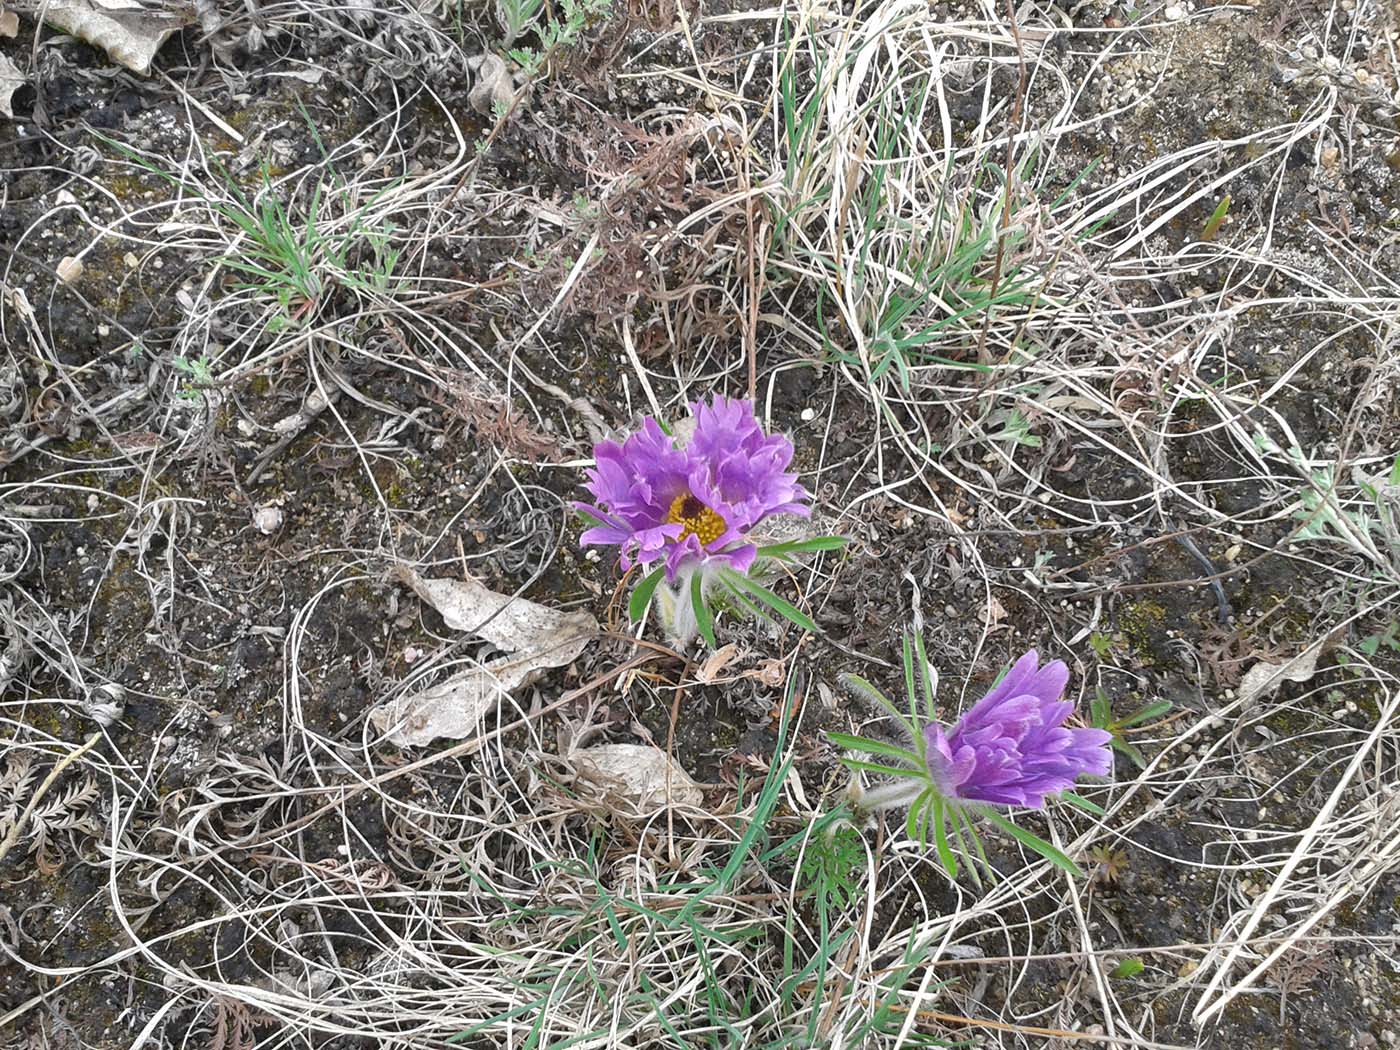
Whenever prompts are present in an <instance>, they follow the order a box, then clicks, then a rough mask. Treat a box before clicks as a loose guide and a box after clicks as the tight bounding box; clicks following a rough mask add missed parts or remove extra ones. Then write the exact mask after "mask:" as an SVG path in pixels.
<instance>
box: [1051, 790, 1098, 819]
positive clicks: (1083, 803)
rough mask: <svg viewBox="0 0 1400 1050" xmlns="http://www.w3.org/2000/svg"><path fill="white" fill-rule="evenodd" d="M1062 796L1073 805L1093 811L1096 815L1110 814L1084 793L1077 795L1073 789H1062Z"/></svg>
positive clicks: (1085, 810) (1089, 811)
mask: <svg viewBox="0 0 1400 1050" xmlns="http://www.w3.org/2000/svg"><path fill="white" fill-rule="evenodd" d="M1060 798H1062V799H1064V800H1065V801H1066V802H1068V803H1069V804H1070V805H1071V806H1078V807H1079V808H1080V809H1082V810H1084V812H1086V813H1092V814H1094V816H1096V817H1106V816H1108V811H1107V810H1105V809H1104V808H1103V807H1102V806H1100V805H1099V804H1098V803H1097V802H1090V801H1089V800H1088V799H1087V798H1085V797H1084V796H1083V795H1076V794H1075V793H1074V792H1073V791H1061V792H1060Z"/></svg>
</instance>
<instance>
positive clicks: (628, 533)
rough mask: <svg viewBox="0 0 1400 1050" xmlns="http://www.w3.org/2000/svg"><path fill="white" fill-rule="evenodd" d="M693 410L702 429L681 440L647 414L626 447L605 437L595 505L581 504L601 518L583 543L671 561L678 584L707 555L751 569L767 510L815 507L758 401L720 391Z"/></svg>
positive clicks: (639, 558)
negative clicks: (761, 418) (754, 532)
mask: <svg viewBox="0 0 1400 1050" xmlns="http://www.w3.org/2000/svg"><path fill="white" fill-rule="evenodd" d="M690 408H691V412H692V413H693V414H694V416H695V430H694V432H693V434H692V435H691V437H690V440H689V441H687V442H685V443H684V445H681V446H677V444H676V442H675V440H674V439H673V438H672V437H670V436H669V435H668V434H666V432H665V431H663V430H662V429H661V427H660V425H659V424H658V423H657V422H656V420H654V419H652V418H651V417H650V416H648V417H647V418H646V419H644V420H643V421H642V427H641V429H640V430H638V431H637V432H636V433H634V434H632V435H630V436H629V437H628V438H627V439H626V440H625V441H623V443H622V444H621V445H619V444H618V443H617V442H615V441H600V442H598V443H597V444H596V445H595V446H594V447H593V456H594V459H595V460H596V462H597V467H596V468H595V469H592V470H590V471H589V472H588V482H587V484H586V486H585V487H586V488H587V489H588V491H589V492H591V493H592V494H593V498H594V500H595V501H596V502H594V503H575V504H574V506H575V507H576V508H577V509H579V510H581V511H584V512H585V513H587V514H588V515H589V516H591V517H593V518H595V519H596V520H597V521H598V523H599V524H598V525H597V526H596V527H594V528H591V529H589V530H588V531H587V532H585V533H584V534H583V538H582V542H583V545H584V546H589V545H593V544H603V545H613V544H615V545H617V546H618V547H619V548H620V552H621V559H622V567H623V568H624V569H629V568H631V567H632V565H633V564H634V563H637V564H641V565H650V564H651V563H652V562H654V561H657V560H658V559H664V562H665V567H666V579H667V581H668V582H671V583H674V582H675V579H676V575H677V573H678V572H679V571H680V570H681V569H682V568H683V567H691V566H694V565H698V564H702V563H708V562H724V563H726V564H728V565H729V566H731V567H732V568H734V569H736V570H738V571H739V572H745V571H747V570H748V568H749V566H750V565H752V564H753V560H754V557H755V555H756V554H757V553H758V548H757V546H756V545H755V544H753V543H751V542H749V540H748V538H747V537H748V533H749V530H750V529H752V528H753V527H754V526H755V525H757V524H758V523H759V522H760V521H762V520H763V519H764V518H766V517H768V516H769V515H770V514H802V515H807V514H810V513H811V511H810V509H809V508H808V507H807V506H806V505H805V504H804V503H803V501H804V500H806V498H807V492H806V490H805V489H803V487H802V486H801V485H799V484H798V483H797V475H796V474H792V473H789V472H788V471H787V467H788V464H790V463H791V462H792V442H790V441H789V440H788V439H787V438H785V437H783V436H782V435H779V434H773V435H768V434H764V432H763V428H762V427H760V426H759V424H758V420H756V419H755V418H754V414H753V405H752V404H750V403H749V402H748V401H739V400H734V399H731V398H727V397H723V396H716V397H715V398H714V399H713V400H712V401H711V402H710V403H709V404H708V405H706V404H702V403H701V402H699V401H696V402H694V403H693V404H692V405H691V406H690Z"/></svg>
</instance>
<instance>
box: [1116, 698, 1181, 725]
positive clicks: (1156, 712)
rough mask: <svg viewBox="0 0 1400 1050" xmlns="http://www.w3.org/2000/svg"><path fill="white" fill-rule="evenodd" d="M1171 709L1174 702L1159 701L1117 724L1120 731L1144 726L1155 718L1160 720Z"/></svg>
mask: <svg viewBox="0 0 1400 1050" xmlns="http://www.w3.org/2000/svg"><path fill="white" fill-rule="evenodd" d="M1171 709H1172V702H1171V701H1170V700H1159V701H1157V702H1156V703H1155V704H1148V705H1147V706H1146V707H1144V708H1142V709H1141V710H1139V711H1134V712H1133V713H1132V714H1130V715H1129V716H1128V717H1127V718H1124V719H1122V720H1121V721H1120V722H1118V723H1116V724H1117V726H1118V728H1119V729H1128V728H1130V727H1131V726H1136V725H1142V723H1144V722H1150V721H1152V720H1153V719H1154V718H1160V717H1162V715H1164V714H1166V713H1167V712H1168V711H1170V710H1171Z"/></svg>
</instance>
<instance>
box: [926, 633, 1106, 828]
mask: <svg viewBox="0 0 1400 1050" xmlns="http://www.w3.org/2000/svg"><path fill="white" fill-rule="evenodd" d="M1068 681H1069V669H1068V668H1067V667H1065V665H1064V663H1063V661H1060V660H1053V661H1051V662H1050V663H1048V664H1046V665H1045V666H1044V667H1041V666H1040V665H1039V657H1038V656H1037V654H1036V651H1035V650H1034V649H1032V650H1031V651H1030V652H1028V653H1026V655H1025V656H1023V657H1021V658H1020V659H1019V660H1017V661H1016V664H1015V666H1013V667H1012V668H1011V670H1010V671H1009V672H1008V673H1007V675H1006V677H1005V678H1003V679H1002V680H1001V681H1000V682H998V683H997V684H996V686H995V687H994V688H993V689H992V691H991V692H990V693H988V694H987V695H986V696H984V697H983V698H982V699H981V700H979V701H978V702H977V703H976V704H974V705H973V707H972V710H970V711H968V712H967V714H965V715H963V717H962V718H961V719H960V720H959V721H958V724H957V725H956V726H954V727H953V731H952V732H951V733H945V732H944V731H943V727H942V726H940V725H938V724H937V723H936V722H930V723H929V724H928V725H927V726H925V727H924V740H925V742H926V743H927V745H928V747H927V760H928V768H929V773H930V775H931V776H932V777H933V782H934V784H935V785H936V786H937V788H938V790H939V791H940V792H942V793H943V795H944V797H946V798H950V799H965V800H967V801H970V802H991V803H997V804H1000V805H1006V806H1025V807H1028V808H1030V809H1039V808H1041V807H1042V806H1044V805H1045V796H1046V795H1054V794H1056V793H1058V792H1061V791H1064V790H1066V789H1068V788H1069V787H1071V786H1072V785H1073V784H1074V779H1075V777H1077V776H1079V775H1080V774H1081V773H1096V774H1098V775H1100V776H1102V775H1104V774H1106V773H1108V771H1109V769H1110V768H1112V765H1113V757H1112V752H1111V751H1109V749H1108V742H1109V741H1110V740H1111V739H1112V734H1110V733H1108V732H1105V731H1104V730H1102V729H1068V728H1066V727H1065V724H1064V722H1065V719H1067V718H1068V717H1069V715H1070V712H1071V711H1073V710H1074V705H1073V704H1072V703H1070V702H1069V701H1067V700H1064V699H1063V696H1064V691H1065V685H1066V684H1067V683H1068Z"/></svg>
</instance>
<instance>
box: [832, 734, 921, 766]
mask: <svg viewBox="0 0 1400 1050" xmlns="http://www.w3.org/2000/svg"><path fill="white" fill-rule="evenodd" d="M826 735H827V738H828V739H829V740H830V741H831V742H832V743H833V744H835V745H836V746H837V747H844V748H845V749H846V750H848V751H864V752H866V753H867V754H871V755H884V756H885V757H886V758H897V759H899V761H901V762H908V763H909V765H910V766H912V767H913V768H914V769H918V768H919V767H920V766H921V765H922V763H921V762H920V761H919V756H918V755H916V754H914V752H912V751H909V750H907V749H906V748H902V747H897V746H895V745H894V744H887V743H885V742H884V741H883V740H871V739H870V738H869V737H864V736H852V735H851V734H850V733H833V732H828V733H827V734H826Z"/></svg>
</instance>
